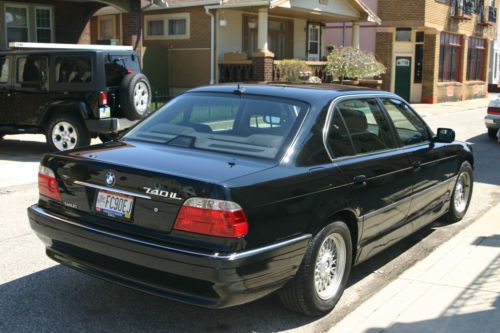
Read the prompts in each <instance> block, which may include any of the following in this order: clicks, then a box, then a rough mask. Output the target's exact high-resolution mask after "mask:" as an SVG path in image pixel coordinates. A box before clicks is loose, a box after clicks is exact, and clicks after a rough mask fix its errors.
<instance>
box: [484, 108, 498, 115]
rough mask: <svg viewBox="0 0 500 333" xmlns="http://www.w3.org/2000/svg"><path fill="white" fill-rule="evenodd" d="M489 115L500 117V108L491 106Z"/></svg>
mask: <svg viewBox="0 0 500 333" xmlns="http://www.w3.org/2000/svg"><path fill="white" fill-rule="evenodd" d="M487 112H488V114H494V115H500V107H494V106H489V107H488V111H487Z"/></svg>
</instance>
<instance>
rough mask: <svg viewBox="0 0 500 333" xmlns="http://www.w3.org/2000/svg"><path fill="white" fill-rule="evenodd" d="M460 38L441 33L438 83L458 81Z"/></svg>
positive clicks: (455, 35) (459, 36) (460, 52)
mask: <svg viewBox="0 0 500 333" xmlns="http://www.w3.org/2000/svg"><path fill="white" fill-rule="evenodd" d="M462 47H463V45H462V36H461V35H457V34H451V33H447V32H442V33H441V38H440V54H439V81H441V82H446V81H460V66H461V56H460V55H461V54H462Z"/></svg>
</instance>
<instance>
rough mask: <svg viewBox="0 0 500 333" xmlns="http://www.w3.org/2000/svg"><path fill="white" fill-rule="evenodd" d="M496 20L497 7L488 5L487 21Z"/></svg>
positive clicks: (493, 21) (492, 21)
mask: <svg viewBox="0 0 500 333" xmlns="http://www.w3.org/2000/svg"><path fill="white" fill-rule="evenodd" d="M496 21H497V9H496V8H495V7H488V22H491V23H495V22H496Z"/></svg>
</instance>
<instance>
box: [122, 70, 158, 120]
mask: <svg viewBox="0 0 500 333" xmlns="http://www.w3.org/2000/svg"><path fill="white" fill-rule="evenodd" d="M119 98H120V106H121V109H122V110H123V115H124V116H125V117H127V118H128V119H129V120H137V119H141V118H143V117H144V116H145V115H146V114H147V113H148V109H149V104H151V85H150V84H149V80H148V78H147V77H146V76H145V75H144V74H141V73H130V74H127V75H126V76H125V77H124V78H123V80H122V83H121V86H120V92H119Z"/></svg>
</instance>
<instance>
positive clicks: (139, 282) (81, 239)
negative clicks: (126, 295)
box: [28, 205, 311, 308]
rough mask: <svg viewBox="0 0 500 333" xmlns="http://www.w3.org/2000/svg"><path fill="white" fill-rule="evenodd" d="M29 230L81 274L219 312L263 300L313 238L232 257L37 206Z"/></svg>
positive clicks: (50, 252) (298, 260)
mask: <svg viewBox="0 0 500 333" xmlns="http://www.w3.org/2000/svg"><path fill="white" fill-rule="evenodd" d="M28 216H29V220H30V224H31V228H32V229H33V230H34V231H35V233H36V234H37V236H38V237H39V238H40V239H41V240H42V241H43V242H44V243H45V245H46V249H47V255H48V256H49V257H51V258H52V259H54V260H56V261H58V262H60V263H62V264H64V265H67V266H70V267H72V268H74V269H77V270H79V271H82V272H84V273H87V274H90V275H93V276H96V277H99V278H103V279H105V280H109V281H112V282H115V283H118V284H121V285H125V286H128V287H131V288H135V289H139V290H141V291H144V292H148V293H151V294H155V295H159V296H162V297H166V298H169V299H172V300H176V301H181V302H185V303H189V304H193V305H198V306H203V307H209V308H223V307H229V306H233V305H238V304H243V303H247V302H250V301H253V300H255V299H258V298H261V297H263V296H265V295H267V294H269V293H271V292H273V291H275V290H277V289H279V288H280V287H281V286H283V285H284V283H285V282H286V281H287V280H288V279H290V278H291V277H293V276H294V275H295V273H296V271H297V269H298V267H299V265H300V263H301V261H302V257H303V256H304V253H305V250H306V247H307V244H308V242H309V239H310V237H311V235H303V236H300V237H297V238H293V239H289V240H286V241H283V242H280V243H275V244H272V245H270V246H266V247H263V248H258V249H253V250H248V251H244V252H236V253H228V254H221V253H207V252H197V251H192V250H189V249H184V248H179V247H171V246H168V245H164V244H159V243H154V242H149V241H147V240H142V239H138V238H135V237H130V236H125V235H123V234H116V233H114V232H112V231H108V230H103V229H101V228H97V227H93V226H88V225H84V224H83V223H81V222H79V221H76V220H72V219H69V218H67V217H63V216H59V215H56V214H53V213H52V212H49V211H47V210H45V209H43V208H41V207H39V206H37V205H34V206H32V207H30V208H28Z"/></svg>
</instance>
